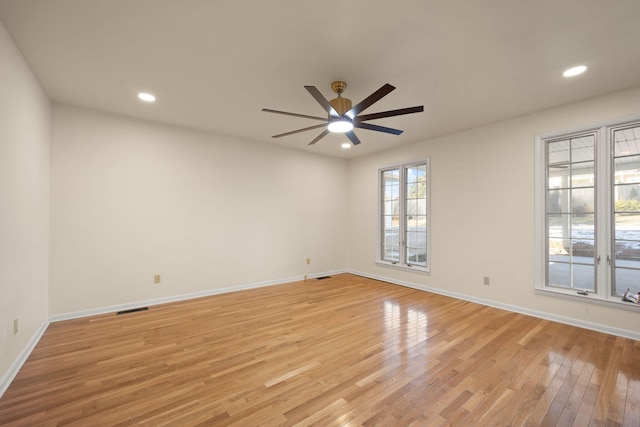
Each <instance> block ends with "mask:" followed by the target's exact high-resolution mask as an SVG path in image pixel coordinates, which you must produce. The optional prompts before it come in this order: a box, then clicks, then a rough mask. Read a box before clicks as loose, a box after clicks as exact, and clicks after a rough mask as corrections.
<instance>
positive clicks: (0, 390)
mask: <svg viewBox="0 0 640 427" xmlns="http://www.w3.org/2000/svg"><path fill="white" fill-rule="evenodd" d="M49 323H50V322H49V321H48V320H45V321H44V322H42V325H40V327H39V328H38V330H37V331H36V332H35V334H33V336H32V337H31V339H30V340H29V342H28V343H27V346H26V347H25V348H23V349H22V351H21V352H20V354H19V355H18V357H17V358H16V360H14V361H13V363H12V364H11V366H9V370H7V372H5V374H4V375H3V376H2V379H0V398H1V397H2V396H3V395H4V393H5V392H6V391H7V389H8V388H9V386H10V385H11V383H12V382H13V380H14V379H15V378H16V375H18V372H20V369H21V368H22V365H24V362H26V361H27V359H28V358H29V356H30V355H31V352H32V351H33V349H34V348H36V345H38V342H40V338H42V335H44V332H45V331H46V330H47V328H48V327H49Z"/></svg>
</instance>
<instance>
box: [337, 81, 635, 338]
mask: <svg viewBox="0 0 640 427" xmlns="http://www.w3.org/2000/svg"><path fill="white" fill-rule="evenodd" d="M639 100H640V89H634V90H628V91H624V92H619V93H614V94H610V95H607V96H603V97H599V98H594V99H591V100H588V101H586V102H581V103H578V104H573V105H569V106H565V107H561V108H555V109H552V110H548V111H542V112H539V113H536V114H533V115H529V116H526V117H520V118H516V119H512V120H507V121H504V122H500V123H496V124H493V125H489V126H484V127H480V128H476V129H471V130H468V131H465V132H459V133H455V134H452V135H447V136H443V137H440V138H435V139H433V140H429V141H425V142H422V143H417V144H413V145H410V146H406V147H403V148H400V149H396V150H393V151H387V152H383V153H378V154H374V155H371V156H368V157H366V158H361V159H357V160H353V161H352V162H351V163H350V170H349V184H350V189H349V201H350V221H349V225H350V230H351V234H350V239H349V242H350V250H349V260H348V265H349V267H350V268H352V269H354V270H357V271H360V272H363V273H367V274H369V275H375V276H383V277H388V278H392V279H395V280H397V281H399V282H407V283H410V284H416V285H418V286H424V287H431V288H436V289H441V290H443V291H445V292H453V293H457V294H462V295H468V296H470V297H472V298H476V299H485V300H491V301H495V302H496V303H497V304H499V305H500V304H501V305H512V306H518V307H523V308H524V309H526V310H525V311H527V310H528V311H537V312H545V313H550V314H552V315H554V316H566V317H569V318H572V319H575V320H578V321H579V322H593V323H598V324H601V325H605V326H608V327H610V328H619V329H625V330H630V331H634V332H636V333H637V332H640V322H638V313H636V312H631V311H625V310H616V309H612V308H608V307H603V306H598V305H593V304H588V303H584V302H578V301H568V300H564V299H558V298H553V297H548V296H541V295H536V294H534V283H533V280H534V136H535V135H536V134H539V133H545V132H550V131H555V130H562V129H568V128H572V127H576V126H579V125H584V124H588V123H596V122H600V121H603V120H606V119H611V118H615V117H623V116H626V115H631V114H637V113H640V101H639ZM461 120H463V118H461ZM427 156H430V157H431V168H432V170H431V196H432V197H431V233H432V234H431V237H432V242H431V264H432V267H431V268H432V271H431V274H430V275H423V274H419V273H412V272H404V271H398V270H395V269H390V268H385V267H380V266H376V265H374V262H373V261H374V259H375V256H376V230H377V210H376V208H375V206H376V203H377V197H378V194H377V170H378V168H380V167H383V166H389V165H393V164H396V163H399V162H407V161H411V160H416V159H422V158H424V157H427ZM483 276H490V278H491V285H490V286H488V287H487V286H484V285H483V284H482V279H483Z"/></svg>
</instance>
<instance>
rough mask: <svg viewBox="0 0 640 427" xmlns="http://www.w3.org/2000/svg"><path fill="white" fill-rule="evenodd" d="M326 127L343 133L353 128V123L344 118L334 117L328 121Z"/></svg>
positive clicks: (334, 131) (330, 130)
mask: <svg viewBox="0 0 640 427" xmlns="http://www.w3.org/2000/svg"><path fill="white" fill-rule="evenodd" d="M327 129H329V132H333V133H345V132H349V131H350V130H352V129H353V123H351V120H349V119H346V118H340V119H335V120H332V121H331V122H329V126H328V127H327Z"/></svg>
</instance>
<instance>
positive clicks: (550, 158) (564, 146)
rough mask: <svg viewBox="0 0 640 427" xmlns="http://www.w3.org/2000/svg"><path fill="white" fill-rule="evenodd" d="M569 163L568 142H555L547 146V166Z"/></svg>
mask: <svg viewBox="0 0 640 427" xmlns="http://www.w3.org/2000/svg"><path fill="white" fill-rule="evenodd" d="M568 162H569V141H568V140H566V141H557V142H550V143H549V144H547V164H548V165H557V164H561V163H568Z"/></svg>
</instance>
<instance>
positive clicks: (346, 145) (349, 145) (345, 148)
mask: <svg viewBox="0 0 640 427" xmlns="http://www.w3.org/2000/svg"><path fill="white" fill-rule="evenodd" d="M340 147H342V149H343V150H348V149H349V148H351V144H349V143H348V142H343V143H342V145H341V146H340Z"/></svg>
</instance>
